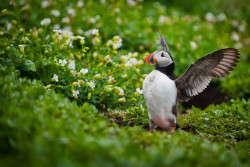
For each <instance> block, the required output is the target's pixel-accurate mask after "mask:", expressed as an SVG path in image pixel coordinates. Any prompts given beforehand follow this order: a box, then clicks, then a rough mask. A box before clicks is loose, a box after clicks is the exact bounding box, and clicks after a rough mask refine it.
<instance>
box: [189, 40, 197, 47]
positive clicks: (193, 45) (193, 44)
mask: <svg viewBox="0 0 250 167" xmlns="http://www.w3.org/2000/svg"><path fill="white" fill-rule="evenodd" d="M190 46H191V48H192V49H197V48H198V45H197V44H196V43H195V42H194V41H190Z"/></svg>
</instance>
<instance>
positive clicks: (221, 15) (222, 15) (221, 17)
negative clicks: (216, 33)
mask: <svg viewBox="0 0 250 167" xmlns="http://www.w3.org/2000/svg"><path fill="white" fill-rule="evenodd" d="M217 18H218V21H224V20H225V19H226V18H227V16H226V15H225V14H224V13H221V14H219V15H218V17H217Z"/></svg>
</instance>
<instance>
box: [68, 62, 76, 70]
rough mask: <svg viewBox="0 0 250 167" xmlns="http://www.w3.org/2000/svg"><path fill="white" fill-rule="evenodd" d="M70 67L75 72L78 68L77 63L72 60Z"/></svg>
mask: <svg viewBox="0 0 250 167" xmlns="http://www.w3.org/2000/svg"><path fill="white" fill-rule="evenodd" d="M68 67H69V68H70V69H71V70H75V68H76V65H75V61H74V60H71V61H70V63H69V65H68Z"/></svg>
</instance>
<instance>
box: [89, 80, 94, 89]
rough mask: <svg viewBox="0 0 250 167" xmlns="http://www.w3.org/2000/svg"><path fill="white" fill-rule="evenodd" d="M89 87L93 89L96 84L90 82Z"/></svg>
mask: <svg viewBox="0 0 250 167" xmlns="http://www.w3.org/2000/svg"><path fill="white" fill-rule="evenodd" d="M87 86H89V87H91V89H94V88H95V83H94V82H93V81H90V82H88V83H87Z"/></svg>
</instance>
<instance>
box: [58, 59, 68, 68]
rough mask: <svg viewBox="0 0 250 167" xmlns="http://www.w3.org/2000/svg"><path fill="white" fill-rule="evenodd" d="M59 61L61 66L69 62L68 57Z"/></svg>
mask: <svg viewBox="0 0 250 167" xmlns="http://www.w3.org/2000/svg"><path fill="white" fill-rule="evenodd" d="M59 63H60V65H61V66H65V65H66V64H67V60H66V59H63V60H61V59H60V60H59Z"/></svg>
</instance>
